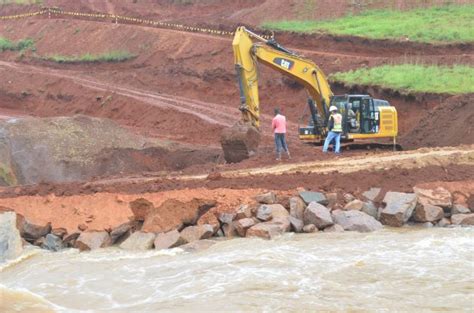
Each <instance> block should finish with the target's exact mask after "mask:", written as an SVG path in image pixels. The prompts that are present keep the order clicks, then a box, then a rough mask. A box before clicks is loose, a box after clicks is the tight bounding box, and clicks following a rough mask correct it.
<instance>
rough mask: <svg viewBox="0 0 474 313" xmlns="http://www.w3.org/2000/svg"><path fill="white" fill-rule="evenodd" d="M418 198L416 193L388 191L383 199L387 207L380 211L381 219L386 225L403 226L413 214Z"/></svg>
mask: <svg viewBox="0 0 474 313" xmlns="http://www.w3.org/2000/svg"><path fill="white" fill-rule="evenodd" d="M417 199H418V197H417V195H416V194H414V193H402V192H387V194H385V197H384V199H383V202H384V203H385V208H384V209H383V210H382V211H381V212H380V221H381V222H382V224H384V225H389V226H394V227H401V226H403V224H404V223H406V222H407V221H408V220H409V219H410V217H411V216H412V214H413V211H414V210H415V207H416V204H417Z"/></svg>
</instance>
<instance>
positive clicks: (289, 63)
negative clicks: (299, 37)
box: [273, 58, 295, 71]
mask: <svg viewBox="0 0 474 313" xmlns="http://www.w3.org/2000/svg"><path fill="white" fill-rule="evenodd" d="M273 63H275V64H276V65H279V66H281V67H283V68H284V69H286V70H288V71H291V69H292V68H293V65H294V64H295V63H294V62H293V61H291V60H287V59H283V58H275V59H273Z"/></svg>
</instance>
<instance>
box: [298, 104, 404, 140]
mask: <svg viewBox="0 0 474 313" xmlns="http://www.w3.org/2000/svg"><path fill="white" fill-rule="evenodd" d="M308 104H309V107H310V112H311V120H310V123H308V125H306V126H303V127H300V128H299V138H300V140H302V141H307V142H313V143H317V144H321V143H322V142H323V140H324V137H325V135H326V127H327V120H323V119H321V117H320V114H319V113H318V112H317V110H316V107H315V105H314V101H311V100H309V101H308ZM329 105H330V106H331V105H334V106H336V107H337V108H338V111H339V113H341V114H342V117H343V134H342V140H343V141H346V142H351V141H354V139H371V138H386V137H389V138H390V137H391V138H395V137H396V136H397V133H398V128H397V125H398V121H397V112H396V110H395V108H394V107H392V106H390V104H389V103H388V101H385V100H379V99H373V98H372V97H371V96H369V95H336V96H332V97H331V101H330V104H329ZM326 116H328V115H326Z"/></svg>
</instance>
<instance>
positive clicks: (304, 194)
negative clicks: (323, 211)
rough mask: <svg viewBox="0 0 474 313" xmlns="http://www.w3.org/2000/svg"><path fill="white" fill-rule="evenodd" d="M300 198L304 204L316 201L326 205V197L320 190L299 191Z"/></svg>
mask: <svg viewBox="0 0 474 313" xmlns="http://www.w3.org/2000/svg"><path fill="white" fill-rule="evenodd" d="M299 195H300V197H301V199H303V201H304V202H305V203H306V204H310V203H311V202H317V203H319V204H322V205H327V204H328V199H327V198H326V196H325V195H324V194H323V193H321V192H314V191H301V192H300V193H299Z"/></svg>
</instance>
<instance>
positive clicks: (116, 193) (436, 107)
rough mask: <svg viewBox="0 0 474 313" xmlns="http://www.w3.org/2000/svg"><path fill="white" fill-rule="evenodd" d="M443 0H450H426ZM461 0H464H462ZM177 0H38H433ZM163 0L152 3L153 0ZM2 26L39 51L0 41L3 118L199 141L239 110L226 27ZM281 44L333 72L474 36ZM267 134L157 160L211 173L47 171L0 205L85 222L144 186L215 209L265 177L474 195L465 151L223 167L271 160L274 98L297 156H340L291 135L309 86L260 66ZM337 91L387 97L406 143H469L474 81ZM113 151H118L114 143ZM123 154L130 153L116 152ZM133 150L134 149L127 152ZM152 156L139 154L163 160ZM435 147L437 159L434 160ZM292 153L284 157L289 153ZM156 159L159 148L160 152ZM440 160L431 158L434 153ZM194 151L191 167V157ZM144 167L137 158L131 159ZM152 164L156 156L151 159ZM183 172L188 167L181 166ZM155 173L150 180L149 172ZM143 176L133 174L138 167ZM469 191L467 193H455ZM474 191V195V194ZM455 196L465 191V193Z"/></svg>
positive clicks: (248, 18)
mask: <svg viewBox="0 0 474 313" xmlns="http://www.w3.org/2000/svg"><path fill="white" fill-rule="evenodd" d="M434 2H437V3H439V2H442V1H432V2H431V3H434ZM456 2H457V3H467V2H469V1H463V0H458V1H456ZM175 3H176V1H172V0H159V1H154V2H153V4H151V3H150V1H145V0H137V1H118V0H108V1H92V0H79V1H56V0H44V1H43V4H44V5H45V6H60V7H62V8H64V9H69V10H81V11H88V12H92V11H101V12H102V11H106V12H109V13H114V14H127V15H133V16H144V17H148V18H153V19H158V20H166V21H171V22H183V23H186V24H194V25H209V24H211V25H213V27H218V28H221V29H227V30H233V28H234V27H235V25H236V24H237V23H246V24H249V25H251V26H256V25H258V24H259V23H261V22H262V21H264V20H266V19H277V18H283V17H284V18H294V17H298V18H301V17H303V18H317V19H319V18H332V17H336V16H341V15H344V14H346V13H347V12H353V13H357V12H358V11H360V10H363V9H365V8H376V7H379V6H380V5H384V6H386V5H389V6H390V7H393V8H397V9H408V8H411V7H413V6H418V5H420V6H423V5H427V4H428V2H427V1H422V2H416V3H417V4H415V2H414V1H407V0H402V1H384V2H381V1H371V2H370V3H371V4H370V5H368V6H365V7H364V6H362V7H360V6H355V5H350V4H349V2H348V1H332V0H320V1H318V7H317V9H314V8H308V7H305V5H302V3H306V5H311V1H309V2H308V1H294V0H291V1H281V0H265V1H260V2H256V1H250V0H238V1H228V0H224V1H217V0H211V1H205V2H204V3H203V2H201V3H200V4H192V5H177V4H175ZM158 4H159V5H160V6H159V9H154V8H158ZM35 8H36V7H35V6H15V5H13V6H11V5H8V6H5V5H0V14H1V15H5V14H11V13H18V12H23V11H25V10H34V9H35ZM0 35H1V36H5V37H7V38H9V39H12V40H19V39H23V38H26V37H31V38H33V39H34V40H35V46H36V51H35V52H34V53H33V52H28V53H26V54H25V55H23V56H20V55H19V54H18V53H16V52H15V53H14V52H4V53H1V54H0V73H1V75H0V118H6V117H9V116H10V117H16V116H22V115H33V116H39V117H44V116H60V115H74V114H78V113H80V114H86V115H91V116H96V117H102V118H110V119H113V120H115V121H117V122H119V123H120V124H122V125H124V126H126V127H128V128H129V129H131V130H133V131H136V132H138V133H140V134H143V135H147V136H152V137H158V138H163V139H170V140H173V141H176V142H179V143H186V144H188V145H190V146H194V147H196V149H203V147H204V148H207V147H210V148H211V149H209V150H213V149H216V148H218V146H219V142H218V141H219V137H220V132H221V130H222V129H223V128H224V127H227V126H230V125H232V124H233V123H234V122H235V121H237V120H238V119H239V118H240V115H239V111H238V109H237V106H238V90H237V84H236V81H235V75H234V66H233V61H232V60H233V57H232V50H231V38H229V37H216V36H211V35H207V34H202V33H184V32H179V31H175V30H164V29H156V28H150V27H141V26H137V25H120V24H119V25H116V24H112V23H110V21H108V22H104V21H102V22H99V21H87V20H72V19H63V18H54V19H51V20H48V19H45V18H32V19H27V20H16V21H2V22H0ZM276 35H277V39H278V40H279V41H280V42H281V43H283V44H284V45H286V46H288V47H290V48H291V49H293V50H296V51H298V52H299V53H301V54H304V55H305V56H307V57H309V58H311V59H313V60H314V61H315V62H316V63H317V64H319V65H320V67H321V68H322V69H323V70H324V71H325V73H327V74H329V73H333V72H336V71H346V70H350V69H355V68H359V67H362V66H369V67H370V66H377V65H381V64H387V63H388V64H393V63H402V62H407V61H408V62H417V63H428V64H447V65H450V64H455V63H464V64H471V65H472V64H474V54H473V53H472V45H471V44H466V45H450V46H433V45H425V44H416V43H411V42H394V41H374V40H364V39H359V38H353V37H334V36H328V35H324V34H315V35H295V34H288V33H278V34H276ZM118 49H122V50H127V51H130V52H131V53H134V54H136V55H137V57H136V58H135V59H133V60H130V61H127V62H124V63H116V64H82V65H58V64H54V63H51V62H47V61H43V60H41V59H40V57H41V56H46V55H50V54H63V55H73V54H83V53H102V52H107V51H110V50H118ZM260 86H261V102H262V111H263V116H262V124H263V125H264V126H263V127H262V131H263V134H264V136H263V143H262V146H261V148H260V150H259V153H258V154H257V155H256V156H255V157H254V158H252V159H249V160H246V161H244V162H242V163H240V164H235V165H223V164H216V163H220V162H209V164H206V165H201V166H192V160H189V159H187V158H186V157H184V158H183V159H182V162H181V161H180V160H181V159H180V157H181V156H176V155H173V156H170V157H168V158H167V159H166V157H165V158H164V160H163V162H165V163H166V162H171V161H174V162H176V161H178V163H180V164H181V163H182V164H185V165H186V166H184V167H187V168H184V169H183V168H173V164H174V163H172V164H171V163H166V164H165V165H167V166H168V165H169V164H171V166H170V167H171V168H172V169H177V170H183V172H184V173H186V174H193V173H211V175H209V177H208V178H207V179H205V180H189V181H184V180H179V179H165V178H154V177H155V176H158V175H155V174H156V173H142V172H140V173H136V175H135V176H136V177H137V178H138V180H134V179H133V178H130V179H127V178H123V177H121V179H122V181H121V182H117V183H110V184H107V183H100V182H88V183H83V182H81V183H79V182H78V183H67V184H48V183H42V184H39V185H35V186H23V187H11V188H0V205H4V206H7V207H12V208H14V209H15V210H16V211H18V212H20V213H23V214H25V215H26V216H27V217H28V218H29V219H31V220H32V221H33V222H36V223H45V222H48V221H52V222H53V226H58V227H59V226H61V227H66V228H67V229H68V230H69V231H75V230H76V229H77V225H79V224H81V223H87V221H89V223H87V225H88V227H89V229H104V228H110V227H113V226H116V225H117V224H120V223H122V222H125V221H127V219H128V217H129V216H130V215H131V214H130V211H129V209H128V201H131V200H133V199H135V198H137V197H142V196H144V195H146V197H147V198H149V199H151V200H152V201H153V202H154V203H155V204H156V205H158V204H159V203H161V202H162V201H164V200H166V199H168V198H173V199H180V200H189V199H191V198H192V197H201V198H202V197H204V198H206V197H207V198H214V199H216V200H217V201H218V207H217V208H215V209H214V211H213V212H217V211H226V210H233V209H234V208H235V206H236V205H238V204H240V203H245V202H249V201H252V200H251V198H252V197H253V196H254V195H255V194H256V193H258V192H261V191H262V189H270V190H279V191H280V193H281V194H287V193H294V192H295V189H296V188H298V187H304V188H306V189H308V190H321V191H326V192H337V193H338V194H339V195H340V196H341V198H342V194H344V193H346V192H351V193H353V194H355V195H356V196H359V195H360V194H361V193H362V192H363V191H365V190H367V189H368V188H370V187H381V188H383V189H384V190H385V191H387V190H393V191H406V192H409V191H411V190H412V187H413V186H415V185H418V184H424V185H423V186H428V187H433V186H438V185H442V186H445V187H446V188H448V189H449V188H451V189H450V190H451V191H458V192H459V190H461V189H462V190H463V195H462V197H464V198H467V199H464V198H462V199H464V200H462V201H466V202H469V201H474V196H472V195H471V196H469V193H471V194H472V193H474V190H472V186H473V183H472V177H474V167H473V166H472V165H471V164H472V162H471V163H463V164H450V165H447V166H442V165H428V166H425V167H421V168H412V169H403V168H391V169H387V170H377V171H375V170H371V171H368V170H361V171H358V172H353V173H338V172H332V173H329V174H320V173H318V174H316V173H302V172H297V173H294V174H284V175H278V176H276V175H272V176H269V175H267V176H265V175H261V176H247V177H241V178H235V177H234V178H223V177H221V176H220V175H219V172H221V171H225V170H234V169H245V168H249V167H261V166H265V165H269V164H274V157H273V142H272V137H271V131H270V129H269V124H270V119H271V115H272V111H273V108H274V107H275V106H279V107H281V108H282V110H283V113H284V114H285V115H287V117H288V119H289V122H290V123H289V128H290V136H289V144H290V149H291V151H292V156H293V160H292V161H291V162H292V163H296V162H300V161H309V160H326V159H332V158H333V156H332V155H323V154H322V153H321V152H320V147H318V148H315V147H314V146H311V145H307V144H303V143H301V142H299V141H298V140H297V137H296V130H297V126H298V123H299V122H300V118H301V116H302V111H303V110H304V106H305V103H306V93H305V91H304V90H303V89H302V88H300V87H299V86H297V85H295V84H293V83H292V82H291V81H290V80H289V79H286V78H282V77H281V76H280V75H279V74H277V73H274V72H273V71H272V70H270V69H267V68H264V67H261V76H260ZM333 89H334V91H335V93H338V94H339V93H341V94H343V93H349V92H354V93H370V94H372V95H373V96H375V97H378V98H384V99H387V100H389V101H390V102H391V104H392V105H394V106H396V108H397V110H398V112H399V124H400V125H399V128H400V135H401V138H400V140H401V141H402V144H403V145H404V146H406V147H408V148H416V147H423V146H446V145H459V144H462V143H465V144H473V143H474V136H472V135H471V134H473V132H474V131H473V127H474V120H473V114H474V113H473V111H474V110H473V106H472V100H473V95H464V96H456V97H453V96H451V95H434V94H408V95H403V94H401V93H400V92H399V91H394V90H387V89H382V88H377V87H373V86H342V85H340V84H333ZM378 153H379V151H376V150H375V151H374V150H370V151H357V150H356V151H347V150H346V151H344V153H343V155H344V157H343V158H342V160H347V162H348V164H349V163H350V161H351V160H352V157H354V156H361V155H364V156H366V157H367V158H369V157H373V156H374V155H376V156H377V157H378V155H377V154H378ZM108 157H110V158H111V159H113V158H114V157H116V156H114V155H109V156H108ZM122 157H124V156H122ZM125 157H127V158H134V155H125ZM155 157H158V156H156V155H153V154H151V155H150V157H149V158H145V159H140V160H137V162H139V163H140V165H146V164H148V163H150V164H151V163H153V164H154V163H156V160H151V159H152V158H155ZM435 161H436V160H435ZM287 162H288V161H284V162H283V164H286V163H287ZM158 163H159V162H158ZM435 164H436V163H435ZM188 165H189V167H188ZM137 169H140V171H141V170H142V169H143V167H140V166H137ZM153 170H155V169H153ZM174 174H175V175H179V174H181V172H178V173H174ZM148 176H150V179H149V180H148V181H146V182H144V181H143V178H146V177H148ZM140 180H142V181H141V182H137V181H140ZM459 199H461V198H459ZM470 199H473V200H470ZM460 201H461V200H460Z"/></svg>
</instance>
